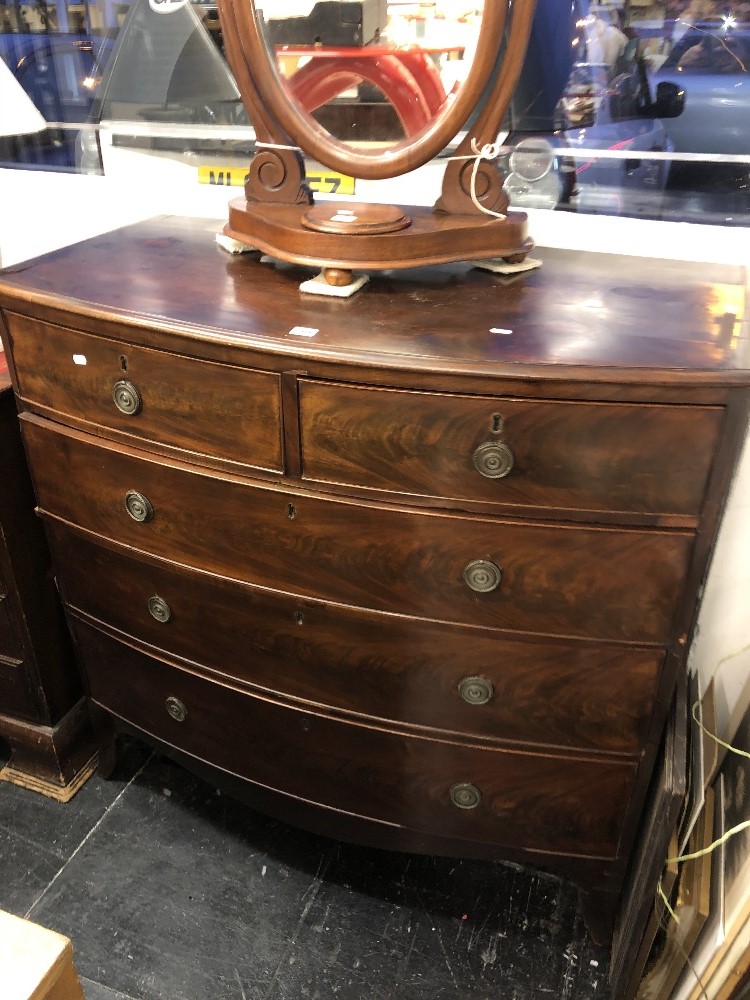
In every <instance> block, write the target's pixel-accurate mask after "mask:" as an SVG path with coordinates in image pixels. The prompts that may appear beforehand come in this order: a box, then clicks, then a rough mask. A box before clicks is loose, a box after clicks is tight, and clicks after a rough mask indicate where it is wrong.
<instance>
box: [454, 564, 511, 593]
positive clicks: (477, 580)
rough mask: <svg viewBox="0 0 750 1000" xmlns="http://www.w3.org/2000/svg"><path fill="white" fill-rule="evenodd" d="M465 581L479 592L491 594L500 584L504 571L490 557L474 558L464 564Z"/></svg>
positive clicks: (470, 587) (471, 588)
mask: <svg viewBox="0 0 750 1000" xmlns="http://www.w3.org/2000/svg"><path fill="white" fill-rule="evenodd" d="M463 578H464V583H465V584H466V586H467V587H469V589H470V590H474V591H476V593H477V594H489V593H490V591H492V590H496V589H497V588H498V587H499V586H500V581H501V580H502V578H503V571H502V570H501V569H500V567H499V566H496V565H495V563H493V562H490V560H489V559H473V560H472V561H471V562H470V563H467V564H466V566H464V571H463Z"/></svg>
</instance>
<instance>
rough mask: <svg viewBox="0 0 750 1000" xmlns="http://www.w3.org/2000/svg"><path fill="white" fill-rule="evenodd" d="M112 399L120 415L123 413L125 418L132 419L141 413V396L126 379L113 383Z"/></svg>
mask: <svg viewBox="0 0 750 1000" xmlns="http://www.w3.org/2000/svg"><path fill="white" fill-rule="evenodd" d="M112 399H113V400H114V404H115V406H116V407H117V409H118V410H119V411H120V413H124V414H125V416H126V417H134V416H135V415H136V413H140V412H141V406H142V405H143V400H142V399H141V394H140V392H138V389H137V388H136V387H135V386H134V385H133V383H132V382H128V381H127V379H121V380H120V381H119V382H115V384H114V386H113V388H112Z"/></svg>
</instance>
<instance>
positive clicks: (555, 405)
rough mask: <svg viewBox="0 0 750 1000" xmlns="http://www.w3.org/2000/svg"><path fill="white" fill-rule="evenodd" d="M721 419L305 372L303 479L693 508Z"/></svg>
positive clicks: (576, 506)
mask: <svg viewBox="0 0 750 1000" xmlns="http://www.w3.org/2000/svg"><path fill="white" fill-rule="evenodd" d="M722 418H723V409H722V408H721V407H705V406H704V407H687V406H666V405H645V404H633V403H584V402H575V401H568V402H559V401H545V400H535V399H514V398H507V397H492V396H464V395H451V394H447V393H435V392H407V391H403V390H393V389H377V388H372V387H362V386H353V385H342V384H338V383H331V382H316V381H312V380H305V379H302V380H300V420H301V439H302V469H303V476H304V478H305V479H308V480H314V481H317V482H325V483H335V484H344V485H348V486H358V487H366V488H369V489H374V490H391V491H396V492H403V493H409V494H413V495H417V496H432V497H445V498H452V499H459V500H460V499H464V500H472V501H480V502H482V503H492V504H497V505H498V506H500V507H502V506H504V505H513V506H516V505H520V506H530V507H537V508H546V509H556V508H566V509H570V510H585V511H599V510H601V511H622V512H630V513H634V512H650V513H660V514H681V515H697V514H698V512H699V511H700V508H701V504H702V501H703V494H704V490H705V486H706V480H707V476H708V472H709V469H710V466H711V459H712V456H713V454H714V453H715V450H716V442H717V438H718V434H719V432H720V429H721V426H722Z"/></svg>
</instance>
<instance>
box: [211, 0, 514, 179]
mask: <svg viewBox="0 0 750 1000" xmlns="http://www.w3.org/2000/svg"><path fill="white" fill-rule="evenodd" d="M230 2H231V0H230ZM233 7H234V16H235V20H236V23H237V27H238V30H239V33H240V38H241V41H242V47H243V49H244V50H245V56H246V60H247V63H248V65H250V66H252V67H253V77H254V82H255V86H256V89H257V91H258V94H259V96H260V98H261V100H262V102H263V103H264V104H265V106H266V107H267V108H269V109H270V111H271V112H272V113H273V115H274V116H275V117H276V119H277V120H278V121H279V123H280V124H281V125H282V126H283V128H284V129H285V131H286V132H287V133H288V134H289V136H291V138H292V139H293V140H294V141H295V142H296V143H297V145H298V146H299V148H300V149H301V150H303V151H304V152H305V153H307V154H308V155H309V156H311V157H314V158H315V159H316V160H317V161H318V162H320V163H322V164H323V165H324V166H326V167H328V168H330V169H331V170H338V171H340V172H341V173H343V174H348V175H350V176H353V177H357V178H362V179H366V180H383V179H385V178H389V177H398V176H399V175H401V174H404V173H407V172H408V171H410V170H414V169H415V168H416V167H420V166H422V165H423V164H425V163H427V162H428V161H429V160H431V159H433V157H435V156H437V154H438V153H439V152H440V151H441V150H442V149H444V148H445V147H446V146H447V145H448V143H449V142H450V141H451V140H452V139H453V137H454V136H455V135H456V133H457V132H458V131H460V129H461V127H462V126H463V125H464V124H465V123H466V121H467V119H468V118H469V116H470V115H471V113H472V111H473V110H474V109H475V107H476V104H477V101H478V99H479V97H480V95H481V94H482V92H483V91H484V89H485V87H486V86H487V84H488V83H489V80H490V76H491V74H492V70H493V68H494V67H495V64H496V62H497V57H498V52H499V49H500V45H501V43H502V38H503V31H504V30H505V21H506V13H507V9H508V4H507V3H506V2H504V0H487V2H486V3H485V8H484V12H483V14H482V21H481V25H480V29H479V40H478V44H477V47H476V52H475V55H474V58H473V61H472V65H471V69H470V70H469V72H468V74H467V76H466V80H465V81H464V82H463V83H462V84H461V86H460V87H459V90H458V94H457V96H456V97H455V98H454V99H453V100H452V101H451V103H450V105H449V106H448V107H447V108H446V109H445V110H444V111H441V112H440V113H439V114H438V115H437V116H436V118H435V119H434V120H433V121H432V122H431V123H430V124H429V125H427V126H426V127H425V128H423V129H422V130H421V131H420V132H419V133H418V134H417V135H415V136H412V137H407V138H406V139H402V140H401V141H400V142H398V143H397V144H396V145H394V146H389V147H388V148H386V149H382V148H379V149H375V150H370V151H357V150H356V149H354V148H352V147H351V146H348V145H346V143H343V142H341V141H340V140H339V139H336V138H335V137H334V136H332V135H331V134H330V133H329V132H327V131H326V130H325V129H324V128H322V127H321V126H320V125H318V123H317V122H316V121H315V119H314V118H312V116H311V115H309V114H307V112H305V111H304V110H303V109H301V108H299V107H298V106H297V105H296V104H295V103H294V101H293V99H292V98H291V97H290V95H289V94H288V92H287V90H286V88H285V86H284V82H283V78H282V77H281V74H280V73H279V71H278V68H277V66H276V62H275V59H274V54H273V52H272V51H271V50H270V49H269V47H268V44H267V43H266V39H265V38H264V36H263V26H262V22H261V19H260V17H259V15H258V12H257V11H256V9H255V0H245V2H244V3H234V4H233Z"/></svg>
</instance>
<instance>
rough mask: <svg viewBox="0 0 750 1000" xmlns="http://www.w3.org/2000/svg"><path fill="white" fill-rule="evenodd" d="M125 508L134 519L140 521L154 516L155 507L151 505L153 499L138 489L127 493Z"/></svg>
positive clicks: (143, 521) (148, 519)
mask: <svg viewBox="0 0 750 1000" xmlns="http://www.w3.org/2000/svg"><path fill="white" fill-rule="evenodd" d="M125 510H126V511H127V512H128V514H130V516H131V517H132V518H133V520H134V521H139V522H140V523H145V522H146V521H150V520H152V518H153V516H154V508H153V507H152V506H151V501H150V500H149V499H148V497H145V496H144V495H143V494H142V493H139V492H138V491H137V490H128V492H127V493H126V494H125Z"/></svg>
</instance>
